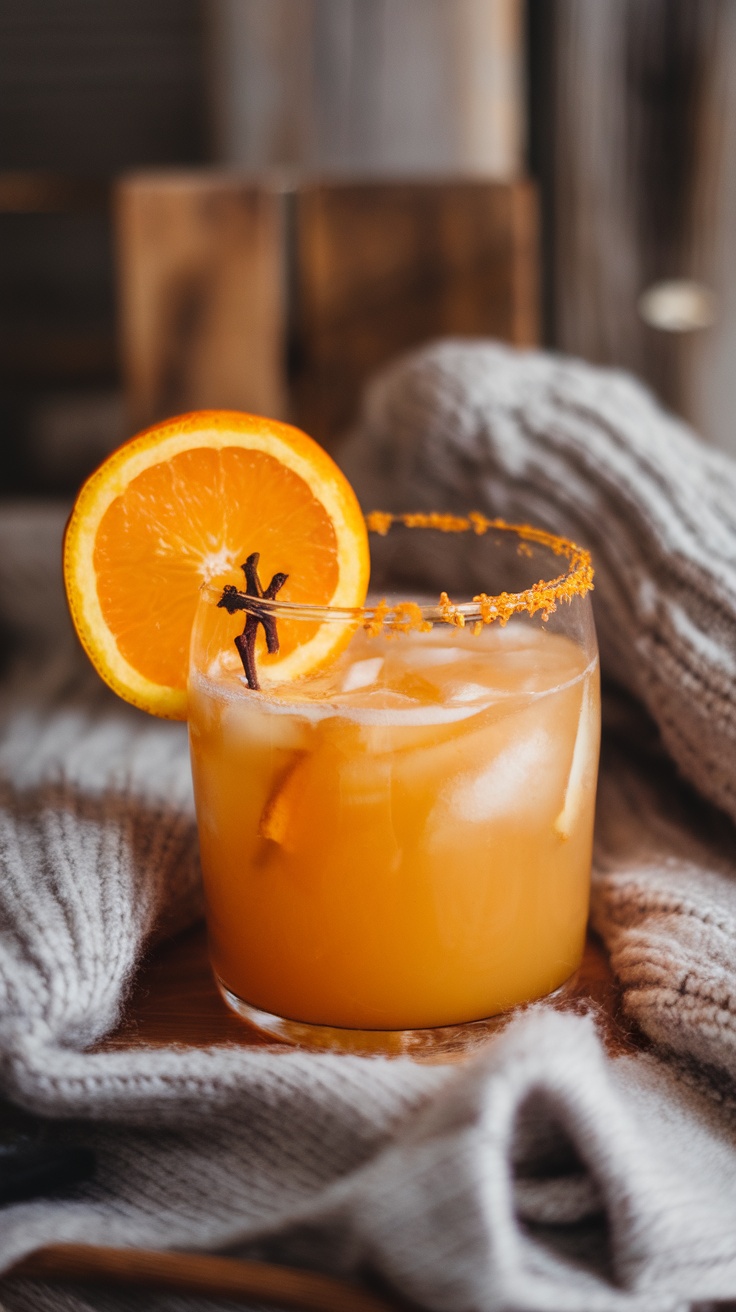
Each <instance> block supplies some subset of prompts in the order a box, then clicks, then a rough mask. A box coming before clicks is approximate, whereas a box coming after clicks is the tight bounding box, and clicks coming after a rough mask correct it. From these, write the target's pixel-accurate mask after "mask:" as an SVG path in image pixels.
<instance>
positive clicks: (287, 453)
mask: <svg viewBox="0 0 736 1312" xmlns="http://www.w3.org/2000/svg"><path fill="white" fill-rule="evenodd" d="M253 551H258V552H260V557H261V559H260V566H259V568H260V574H261V578H262V580H263V581H264V583H265V582H267V581H268V579H269V578H270V576H271V575H272V574H274V573H276V572H277V571H281V572H283V573H285V574H288V576H289V577H288V581H287V582H286V584H285V585H284V587H283V589H282V591H281V593H280V595H279V600H280V601H281V600H283V601H286V602H293V603H304V604H309V605H313V606H347V607H354V606H356V607H357V606H361V605H362V604H363V601H364V599H365V593H366V588H367V585H368V572H369V559H368V540H367V534H366V528H365V523H364V520H363V516H362V513H361V511H360V508H359V506H358V502H357V499H356V497H355V495H354V493H353V491H352V488H351V487H350V485H349V483H348V482H347V480H346V479H345V477H344V475H343V474H342V473H341V472H340V470H339V469H338V468H337V466H336V465H335V464H334V462H333V461H332V460H331V459H330V457H329V456H328V455H327V453H326V452H325V451H323V450H322V448H321V447H319V446H318V445H317V443H316V442H313V441H312V439H311V438H309V437H307V436H306V434H305V433H302V432H300V431H299V430H298V429H296V428H293V427H291V426H290V425H288V424H283V423H279V422H277V421H276V420H271V419H263V418H260V417H258V416H255V415H247V414H241V413H239V412H236V411H216V410H214V411H198V412H195V413H193V414H189V415H182V416H180V417H179V418H176V419H171V420H167V421H165V422H164V423H161V424H157V425H155V426H154V427H153V428H150V429H147V430H146V431H145V432H143V433H140V434H139V435H138V436H137V437H134V438H132V439H131V440H130V441H129V442H126V443H125V444H124V445H123V446H122V447H120V448H119V449H118V450H117V451H115V452H113V454H112V455H111V456H109V457H108V459H107V460H106V461H105V462H104V463H103V464H102V465H101V466H100V467H99V469H97V470H96V471H95V473H93V474H92V475H91V476H90V478H89V479H88V480H87V482H86V483H85V484H84V486H83V488H82V490H81V491H80V493H79V496H78V497H77V500H76V502H75V505H74V509H73V511H72V515H71V518H70V520H69V524H68V526H67V532H66V536H65V541H64V579H65V584H66V589H67V597H68V600H69V606H70V610H71V614H72V618H73V620H74V624H75V627H76V629H77V633H78V635H79V637H80V640H81V642H82V645H83V646H84V648H85V650H86V651H87V654H88V656H89V657H90V659H91V661H92V663H93V665H94V666H95V667H96V669H97V670H98V672H99V673H100V674H101V676H102V678H103V679H104V680H105V681H106V682H107V683H108V684H109V685H110V687H112V688H113V689H114V690H115V692H117V693H118V694H119V695H120V696H121V697H123V698H124V699H125V700H126V701H130V702H132V703H133V704H134V705H137V706H140V707H141V708H142V709H144V710H147V711H150V712H151V713H153V714H155V715H162V716H165V717H167V718H171V719H185V718H186V675H187V663H188V649H189V637H190V633H191V627H192V621H193V617H194V612H195V609H196V605H197V599H198V592H199V588H200V586H201V584H202V583H204V582H210V581H215V582H219V581H220V580H221V579H222V580H226V581H229V582H234V583H238V584H239V585H240V586H241V587H242V586H243V577H242V574H241V573H240V566H241V565H242V563H243V561H244V560H245V559H246V557H247V556H248V555H250V553H251V552H253ZM344 629H345V626H343V625H332V626H330V625H329V624H327V623H325V624H318V623H314V624H312V625H311V626H309V627H308V628H306V627H305V625H304V624H302V625H299V624H298V622H296V621H281V620H280V621H279V637H280V644H281V647H280V652H279V655H278V656H276V657H268V658H267V663H268V671H267V672H268V675H269V677H270V678H275V679H280V680H287V679H293V678H297V677H298V676H300V675H302V674H305V673H307V672H309V671H311V670H314V669H316V668H317V667H318V666H319V665H321V664H323V663H325V662H326V661H327V660H329V659H330V658H331V656H332V655H333V654H334V653H335V652H336V650H337V649H338V647H339V645H341V644H342V643H343V642H344V641H345V632H344ZM348 636H349V635H348ZM259 659H260V656H259Z"/></svg>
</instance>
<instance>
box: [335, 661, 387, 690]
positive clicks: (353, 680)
mask: <svg viewBox="0 0 736 1312" xmlns="http://www.w3.org/2000/svg"><path fill="white" fill-rule="evenodd" d="M382 669H383V657H382V656H372V657H370V659H369V660H364V661H355V662H354V663H353V664H352V665H350V666H349V667H348V670H347V672H346V674H345V676H344V678H343V681H342V688H341V691H342V692H356V691H357V689H358V688H369V687H370V686H371V684H374V683H377V682H378V677H379V675H380V673H381V670H382Z"/></svg>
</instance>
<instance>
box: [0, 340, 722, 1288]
mask: <svg viewBox="0 0 736 1312" xmlns="http://www.w3.org/2000/svg"><path fill="white" fill-rule="evenodd" d="M345 465H346V468H347V471H348V473H349V476H350V477H351V479H352V480H353V482H354V485H355V486H356V488H357V490H358V492H359V494H360V495H361V497H362V499H363V502H364V504H365V505H366V508H368V509H370V508H373V507H380V508H381V509H399V510H400V509H433V510H434V509H443V510H458V511H459V510H462V511H466V510H468V509H477V510H480V511H483V512H485V513H487V514H490V515H503V516H505V517H506V518H508V519H509V520H526V521H531V522H534V523H537V524H541V525H542V526H546V527H548V528H550V529H552V530H554V531H556V532H563V533H566V534H568V535H569V536H572V537H574V538H576V539H577V540H578V541H580V542H581V543H583V544H584V545H586V546H589V547H590V548H591V549H592V552H593V555H594V561H595V565H596V569H597V574H596V592H595V606H596V618H597V624H598V629H599V636H600V640H601V651H602V664H603V671H604V675H605V676H606V678H607V681H608V682H609V685H610V691H609V694H608V696H607V699H606V707H607V715H606V733H605V735H604V737H605V748H604V759H603V765H602V775H601V786H600V794H599V806H598V820H597V840H596V853H595V867H594V872H593V923H594V925H595V928H596V929H597V931H598V932H599V934H600V935H601V936H602V938H603V940H604V942H605V943H606V945H607V948H608V950H609V952H610V955H611V960H612V964H613V968H614V970H615V972H616V974H617V976H618V979H619V981H620V983H621V985H622V989H623V996H624V1005H625V1007H626V1009H627V1011H628V1013H629V1014H630V1016H631V1017H632V1018H633V1019H634V1020H636V1022H638V1025H639V1026H640V1027H641V1029H642V1031H643V1032H644V1034H645V1035H646V1036H647V1038H648V1040H649V1047H648V1050H646V1051H644V1050H642V1051H641V1052H639V1053H637V1054H636V1055H625V1056H619V1057H615V1058H614V1057H612V1056H610V1055H608V1054H607V1053H606V1051H605V1049H604V1046H603V1044H602V1042H601V1039H600V1037H599V1035H598V1032H597V1029H596V1022H595V1015H594V1014H593V1013H591V1014H589V1015H572V1014H561V1013H559V1012H558V1011H555V1010H554V1009H553V1008H552V1007H549V1006H547V1005H545V1004H539V1005H537V1006H535V1007H532V1008H529V1009H528V1010H527V1011H525V1012H524V1013H523V1014H521V1015H520V1016H519V1017H518V1018H517V1019H516V1020H513V1021H512V1022H511V1023H510V1024H509V1025H508V1026H507V1028H506V1029H505V1030H504V1031H503V1032H502V1033H501V1034H500V1035H499V1036H497V1037H496V1038H494V1039H493V1040H492V1041H491V1042H490V1043H489V1044H488V1046H487V1048H486V1049H484V1050H483V1051H482V1052H481V1053H480V1055H479V1056H477V1057H475V1058H474V1059H473V1060H472V1061H470V1062H468V1063H467V1064H465V1065H463V1066H460V1067H453V1068H442V1067H427V1066H419V1065H415V1064H413V1063H411V1062H410V1061H408V1060H407V1059H400V1060H395V1061H388V1060H384V1059H375V1058H373V1059H361V1058H356V1057H342V1056H333V1055H328V1054H310V1053H304V1052H299V1051H295V1050H289V1049H284V1048H278V1047H270V1048H265V1047H264V1048H250V1049H249V1048H247V1047H242V1048H241V1047H238V1046H237V1045H222V1046H213V1047H211V1048H209V1049H205V1050H202V1049H197V1050H193V1049H186V1048H173V1047H172V1048H170V1049H166V1048H157V1049H150V1050H146V1049H145V1048H143V1047H136V1048H135V1049H133V1050H131V1051H130V1052H121V1051H120V1050H115V1051H95V1050H94V1045H95V1044H96V1042H97V1041H98V1040H100V1039H101V1038H102V1037H103V1036H104V1035H105V1034H106V1033H108V1032H109V1031H110V1030H111V1029H112V1028H113V1027H114V1026H115V1024H116V1023H117V1021H118V1020H119V1018H120V1016H121V1014H122V1011H123V1008H124V1005H125V998H126V995H127V993H128V991H129V989H130V985H131V981H132V979H133V978H134V975H135V971H136V968H137V965H138V963H139V961H140V959H141V955H142V953H143V950H144V948H145V946H146V944H147V943H148V942H150V940H151V937H152V936H154V935H159V936H161V935H165V934H171V933H173V932H175V930H176V929H177V928H180V927H181V926H183V925H185V924H187V923H189V922H190V921H191V920H192V919H193V918H195V917H196V916H197V915H198V914H199V911H200V902H199V897H200V894H199V882H198V871H197V862H196V834H195V829H194V823H193V812H192V803H191V794H190V783H189V767H188V758H187V750H186V736H185V733H184V731H183V728H182V726H179V725H172V724H167V723H163V722H158V721H155V720H151V719H149V718H147V717H146V716H144V715H142V714H140V713H139V712H137V711H135V710H133V709H132V708H129V707H126V706H124V705H123V704H122V703H120V702H118V701H117V700H116V699H115V697H114V696H113V695H112V694H111V693H109V692H108V690H107V689H105V688H104V687H103V686H102V685H101V684H100V683H99V681H98V680H97V677H96V675H94V673H93V672H92V671H91V670H90V669H89V668H88V666H87V665H86V662H85V659H84V657H83V656H82V655H81V654H80V653H79V651H78V650H77V647H76V645H75V640H74V639H73V637H72V635H71V633H70V630H69V626H68V621H67V619H66V615H65V610H64V603H63V597H62V593H61V582H60V578H59V566H58V553H59V544H60V538H61V532H62V526H63V518H64V516H63V511H62V510H61V509H59V508H54V507H43V506H33V505H26V506H6V507H4V508H2V509H0V622H1V623H2V628H3V630H4V631H5V633H6V636H7V637H8V639H9V641H8V644H7V647H8V657H7V660H6V664H5V667H4V671H3V677H2V683H0V718H1V721H2V738H1V739H0V863H1V867H2V869H1V872H0V1086H1V1087H2V1090H3V1092H4V1094H5V1096H6V1097H8V1098H10V1099H12V1100H13V1101H14V1102H16V1103H17V1104H20V1105H21V1106H22V1107H24V1108H26V1109H28V1110H30V1111H32V1112H33V1113H35V1114H37V1115H39V1116H42V1117H44V1118H48V1125H47V1130H46V1133H47V1135H48V1138H49V1141H50V1142H55V1141H60V1142H64V1141H66V1140H67V1139H68V1138H70V1137H71V1138H72V1139H73V1141H74V1142H75V1143H87V1144H89V1145H90V1146H92V1147H93V1148H94V1150H95V1152H96V1154H97V1162H98V1169H97V1173H96V1175H95V1177H94V1179H93V1180H92V1181H90V1182H88V1183H86V1184H82V1185H78V1186H76V1187H75V1188H74V1189H73V1190H71V1191H69V1192H68V1193H67V1194H66V1196H65V1197H63V1198H59V1197H46V1198H39V1199H37V1200H33V1201H28V1202H24V1203H17V1204H13V1205H8V1206H6V1207H4V1208H2V1209H0V1270H2V1269H7V1268H8V1267H9V1266H10V1265H12V1263H13V1262H14V1261H15V1260H17V1259H18V1258H19V1257H21V1256H22V1255H23V1254H25V1253H27V1252H29V1251H31V1250H32V1249H34V1248H35V1247H37V1246H39V1245H41V1244H43V1243H48V1242H57V1241H64V1240H67V1241H82V1242H87V1243H104V1244H119V1245H136V1246H137V1245H140V1246H145V1247H153V1246H159V1247H169V1248H197V1249H204V1250H209V1251H214V1250H217V1251H224V1252H229V1253H233V1254H242V1255H247V1254H258V1255H267V1256H269V1257H270V1258H271V1259H272V1260H279V1261H283V1262H296V1263H300V1264H305V1265H311V1266H314V1267H317V1268H319V1269H322V1270H329V1271H332V1272H335V1273H339V1274H345V1275H348V1276H351V1277H352V1278H354V1279H356V1280H359V1279H361V1278H362V1277H363V1276H371V1277H378V1278H379V1279H380V1280H381V1281H382V1282H383V1283H384V1285H387V1286H388V1287H389V1288H391V1289H393V1290H395V1291H396V1292H397V1293H398V1294H400V1295H402V1296H404V1297H406V1298H409V1299H412V1300H414V1302H415V1303H416V1304H417V1305H418V1306H420V1307H423V1308H427V1309H436V1312H486V1310H490V1309H498V1310H499V1312H500V1310H503V1312H547V1310H549V1312H553V1310H557V1309H559V1312H563V1310H564V1312H576V1310H577V1309H579V1310H580V1312H609V1309H610V1312H614V1310H616V1312H618V1310H619V1309H620V1310H624V1309H625V1310H627V1312H644V1310H646V1312H659V1310H661V1312H684V1310H685V1309H688V1308H691V1307H692V1306H693V1305H694V1304H696V1303H698V1304H702V1303H707V1302H708V1301H709V1300H714V1299H736V1189H734V1185H735V1184H736V1097H735V1096H734V1095H735V1093H736V1087H735V1086H734V1080H735V1079H736V843H734V828H733V822H734V821H735V820H736V753H734V738H735V737H736V711H735V708H734V693H733V689H734V666H735V664H736V466H735V465H734V464H733V463H732V462H731V461H730V460H729V459H728V458H727V457H725V456H724V455H721V454H719V453H717V452H715V451H712V450H709V449H708V448H707V447H705V446H703V445H702V444H701V443H700V442H699V441H698V440H697V439H696V438H695V437H694V436H693V435H692V434H691V433H690V432H688V430H687V429H686V428H685V427H684V426H683V425H681V424H679V423H677V422H676V421H675V420H673V419H672V418H671V417H669V416H668V415H666V414H664V413H663V412H662V410H661V409H660V408H659V407H658V406H657V405H656V404H655V402H654V401H653V399H652V398H651V397H650V396H649V395H648V394H647V393H646V392H645V391H644V390H643V389H642V388H640V387H639V386H637V385H636V384H635V383H634V382H633V381H632V380H631V379H628V378H626V377H624V376H621V375H617V374H614V373H611V372H609V371H604V370H599V369H594V368H591V367H588V366H586V365H583V364H581V363H579V362H574V361H569V360H564V359H559V358H555V357H552V356H548V355H543V354H532V353H526V354H518V353H514V352H513V351H511V350H509V349H507V348H503V347H500V346H498V345H495V344H490V343H468V342H445V343H439V344H437V345H435V346H432V347H430V348H427V349H425V350H423V351H421V352H419V353H417V354H415V355H414V356H412V357H409V358H407V359H406V360H404V361H401V362H399V363H398V364H397V365H396V366H395V367H393V368H392V369H391V370H389V371H388V372H387V373H386V374H384V375H383V376H382V377H381V378H380V379H379V380H378V381H377V382H376V384H375V385H374V387H373V388H372V389H371V391H370V392H369V395H368V397H367V399H366V404H365V409H364V412H363V416H362V418H361V421H360V424H359V425H358V428H357V430H356V432H355V433H354V434H353V436H352V438H351V440H350V443H349V446H348V448H347V449H346V455H345ZM427 583H428V584H431V585H432V586H436V585H437V583H439V585H440V586H442V587H448V588H449V589H451V587H452V580H447V579H446V578H443V579H442V580H439V581H438V580H434V579H431V578H428V579H427ZM0 1172H2V1155H1V1150H0ZM0 1299H1V1300H2V1304H3V1307H5V1308H7V1309H8V1312H21V1310H23V1312H26V1310H27V1312H30V1309H33V1312H45V1310H47V1309H48V1310H49V1312H50V1310H51V1309H54V1310H56V1309H59V1308H61V1307H63V1308H65V1309H68V1310H69V1312H87V1310H92V1309H98V1310H100V1312H101V1310H102V1309H109V1312H124V1310H125V1309H132V1308H140V1307H146V1308H150V1309H155V1310H156V1312H174V1310H175V1309H180V1308H181V1309H182V1312H183V1309H184V1308H185V1307H186V1308H190V1309H193V1308H195V1307H196V1308H197V1309H199V1310H200V1312H203V1309H204V1308H205V1307H207V1306H209V1304H206V1303H205V1302H204V1301H203V1300H201V1299H199V1300H182V1299H179V1298H174V1297H166V1296H156V1297H153V1296H151V1297H150V1298H147V1299H145V1300H142V1298H141V1295H140V1294H139V1293H138V1294H135V1295H132V1294H126V1293H124V1292H119V1293H105V1294H103V1293H102V1292H99V1291H97V1292H91V1291H89V1290H87V1291H85V1290H82V1289H71V1290H68V1291H65V1293H64V1294H62V1293H60V1291H59V1290H58V1289H51V1288H50V1287H45V1286H43V1285H42V1284H40V1283H38V1282H31V1281H24V1282H22V1283H21V1282H19V1281H14V1282H8V1283H7V1285H5V1286H2V1287H1V1290H0Z"/></svg>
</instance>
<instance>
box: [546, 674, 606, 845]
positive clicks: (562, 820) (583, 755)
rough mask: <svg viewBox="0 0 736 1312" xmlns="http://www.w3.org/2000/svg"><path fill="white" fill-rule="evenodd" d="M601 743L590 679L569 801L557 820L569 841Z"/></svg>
mask: <svg viewBox="0 0 736 1312" xmlns="http://www.w3.org/2000/svg"><path fill="white" fill-rule="evenodd" d="M598 740H599V728H598V715H597V706H596V699H595V697H594V695H593V682H592V680H591V679H588V680H587V681H586V685H585V689H584V692H583V700H582V703H581V706H580V719H579V721H578V731H577V735H576V737H575V746H574V748H573V753H572V762H571V764H570V774H569V775H568V780H567V788H566V789H565V800H564V802H563V804H562V810H561V811H560V814H559V815H558V817H557V819H556V820H555V829H556V830H557V833H558V834H559V835H560V837H561V838H569V837H570V834H571V833H572V831H573V829H574V827H575V824H576V822H577V818H578V815H579V814H580V809H581V807H582V805H583V801H584V799H585V793H586V791H587V787H588V784H589V781H590V780H591V779H592V777H593V772H594V770H595V763H596V760H597V759H598Z"/></svg>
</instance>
